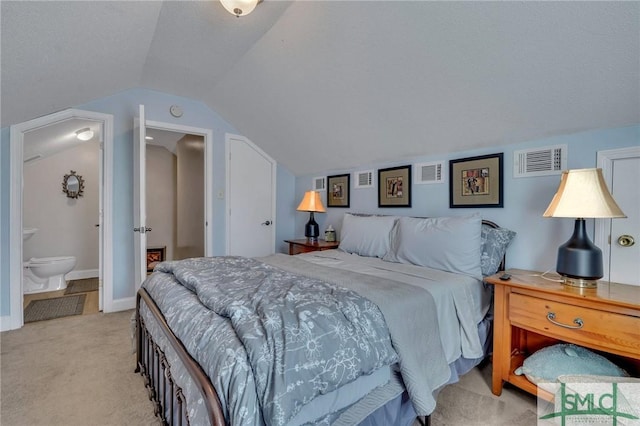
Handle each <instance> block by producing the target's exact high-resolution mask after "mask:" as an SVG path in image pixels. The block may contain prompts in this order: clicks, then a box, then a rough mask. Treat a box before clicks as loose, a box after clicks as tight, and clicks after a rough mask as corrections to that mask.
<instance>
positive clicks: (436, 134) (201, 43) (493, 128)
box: [1, 0, 640, 175]
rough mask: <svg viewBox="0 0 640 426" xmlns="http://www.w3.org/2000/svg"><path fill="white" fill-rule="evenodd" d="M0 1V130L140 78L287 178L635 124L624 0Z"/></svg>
mask: <svg viewBox="0 0 640 426" xmlns="http://www.w3.org/2000/svg"><path fill="white" fill-rule="evenodd" d="M1 7H2V10H1V13H2V29H1V31H2V34H1V36H2V40H1V42H2V45H1V48H2V50H1V66H2V69H1V71H2V87H1V90H2V110H1V112H2V126H3V127H4V126H7V125H9V124H13V123H17V122H21V121H25V120H28V119H31V118H34V117H36V116H40V115H43V114H47V113H50V112H52V111H57V110H60V109H64V108H68V107H72V106H76V105H79V104H82V103H85V102H88V101H90V100H93V99H96V98H100V97H103V96H106V95H110V94H113V93H115V92H118V91H122V90H126V89H129V88H132V87H146V88H150V89H155V90H159V91H163V92H166V93H171V94H175V95H180V96H186V97H190V98H193V99H197V100H200V101H202V102H204V103H205V104H207V105H208V106H209V107H211V108H212V109H213V110H215V111H216V112H218V113H219V114H220V115H221V116H222V117H224V118H225V119H226V120H227V121H229V122H230V123H231V124H232V125H233V126H234V127H235V128H237V129H238V131H239V132H240V133H242V134H243V135H245V136H246V137H248V138H249V139H251V140H252V141H253V142H255V143H256V144H257V145H259V146H260V147H261V148H262V149H264V150H265V151H266V152H268V153H269V154H270V155H272V156H273V157H274V158H275V159H276V160H277V161H278V162H279V163H281V164H282V165H284V166H285V167H286V168H288V169H289V170H290V171H291V172H293V173H294V174H296V175H302V174H313V173H315V172H319V171H323V170H327V169H330V170H337V169H343V168H351V167H355V166H360V165H367V164H370V163H376V162H387V161H395V160H398V161H401V160H402V159H403V158H407V157H412V156H421V155H437V154H441V153H445V152H451V151H462V150H470V149H474V148H481V147H486V146H496V145H500V144H508V143H513V142H518V141H524V140H531V139H539V138H544V137H548V136H552V135H557V134H564V133H571V132H576V131H581V130H589V129H597V128H608V127H619V126H625V125H631V124H637V123H640V3H639V2H426V1H408V2H400V1H372V2H364V1H304V0H302V1H296V2H293V3H291V2H283V1H270V0H266V1H264V2H262V3H261V4H260V5H258V7H257V8H256V10H255V11H254V12H253V13H252V14H251V15H248V16H246V17H243V18H235V17H234V16H232V15H230V14H228V13H227V12H226V11H224V9H223V8H222V6H221V5H220V4H219V3H218V2H216V1H166V2H152V1H127V2H118V1H107V2H99V1H92V2H84V1H71V2H60V1H52V2H50V1H45V2H31V1H18V2H12V1H6V0H3V1H2V2H1ZM309 159H311V161H309Z"/></svg>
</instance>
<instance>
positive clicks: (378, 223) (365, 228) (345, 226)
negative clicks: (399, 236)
mask: <svg viewBox="0 0 640 426" xmlns="http://www.w3.org/2000/svg"><path fill="white" fill-rule="evenodd" d="M396 220H398V218H397V216H356V215H352V214H349V213H345V215H344V218H343V219H342V229H341V231H340V246H339V248H340V249H341V250H344V251H346V252H347V253H355V254H358V255H360V256H367V257H383V256H384V255H385V254H387V252H388V251H389V248H390V247H391V230H392V229H393V225H395V223H396Z"/></svg>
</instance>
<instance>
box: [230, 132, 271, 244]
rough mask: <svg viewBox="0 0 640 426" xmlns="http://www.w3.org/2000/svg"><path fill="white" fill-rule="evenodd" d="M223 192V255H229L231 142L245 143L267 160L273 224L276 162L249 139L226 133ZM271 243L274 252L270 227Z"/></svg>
mask: <svg viewBox="0 0 640 426" xmlns="http://www.w3.org/2000/svg"><path fill="white" fill-rule="evenodd" d="M224 139H225V156H224V157H225V167H224V169H225V191H226V208H225V218H224V221H225V230H226V235H225V254H226V255H228V254H229V249H230V244H231V226H229V220H228V219H229V217H230V216H231V205H230V203H229V198H230V195H229V194H231V191H233V188H232V187H231V183H230V180H231V179H230V167H231V161H230V160H231V143H232V142H231V141H232V140H233V139H235V140H238V141H240V142H243V143H246V144H247V145H249V146H251V147H252V148H253V149H254V150H256V151H257V152H258V153H260V155H262V156H263V157H264V158H265V159H266V160H268V161H269V162H270V163H271V182H272V187H271V189H272V190H271V218H272V221H274V222H275V217H276V200H277V198H276V189H277V185H276V179H277V164H278V163H277V162H276V160H274V159H273V158H272V157H271V156H270V155H269V154H267V153H266V152H264V151H263V150H262V149H260V147H259V146H257V145H256V144H254V143H253V142H251V141H250V140H249V139H247V138H246V137H244V136H241V135H236V134H233V133H226V134H225V138H224ZM271 242H272V245H273V251H274V252H275V247H276V227H275V226H272V227H271Z"/></svg>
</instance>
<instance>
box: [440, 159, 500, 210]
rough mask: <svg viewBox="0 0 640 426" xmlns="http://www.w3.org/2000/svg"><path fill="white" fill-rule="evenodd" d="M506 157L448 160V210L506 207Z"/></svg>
mask: <svg viewBox="0 0 640 426" xmlns="http://www.w3.org/2000/svg"><path fill="white" fill-rule="evenodd" d="M502 157H503V154H502V153H499V154H490V155H482V156H479V157H468V158H460V159H457V160H450V161H449V207H450V208H463V207H464V208H468V207H503V197H502V194H503V190H502V175H503V161H502Z"/></svg>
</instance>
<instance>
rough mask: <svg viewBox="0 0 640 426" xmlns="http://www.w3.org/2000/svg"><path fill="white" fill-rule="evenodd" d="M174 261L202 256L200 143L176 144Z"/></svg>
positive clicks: (192, 139)
mask: <svg viewBox="0 0 640 426" xmlns="http://www.w3.org/2000/svg"><path fill="white" fill-rule="evenodd" d="M176 150H177V156H178V194H177V200H178V205H177V238H176V240H177V241H176V256H177V257H176V259H186V258H188V257H202V256H204V139H203V138H202V137H200V136H194V135H187V136H185V137H184V138H182V139H180V140H179V141H178V144H177V147H176Z"/></svg>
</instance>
